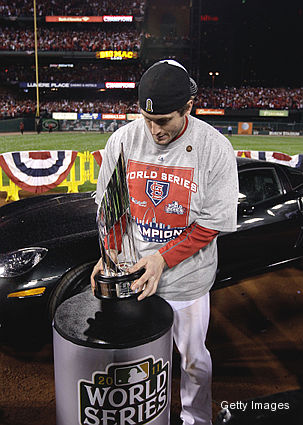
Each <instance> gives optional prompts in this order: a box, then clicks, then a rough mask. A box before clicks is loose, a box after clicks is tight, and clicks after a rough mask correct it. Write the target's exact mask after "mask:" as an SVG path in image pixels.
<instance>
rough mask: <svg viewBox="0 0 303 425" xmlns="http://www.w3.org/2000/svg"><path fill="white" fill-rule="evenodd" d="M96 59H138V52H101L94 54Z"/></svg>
mask: <svg viewBox="0 0 303 425" xmlns="http://www.w3.org/2000/svg"><path fill="white" fill-rule="evenodd" d="M96 58H97V59H110V60H122V59H138V52H133V51H127V50H102V51H100V52H96Z"/></svg>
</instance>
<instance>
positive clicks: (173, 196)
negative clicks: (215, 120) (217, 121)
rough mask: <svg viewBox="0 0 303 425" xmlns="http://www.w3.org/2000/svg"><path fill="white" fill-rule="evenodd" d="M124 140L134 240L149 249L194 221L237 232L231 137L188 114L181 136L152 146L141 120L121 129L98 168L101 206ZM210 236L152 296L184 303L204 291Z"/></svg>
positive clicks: (211, 258) (212, 252)
mask: <svg viewBox="0 0 303 425" xmlns="http://www.w3.org/2000/svg"><path fill="white" fill-rule="evenodd" d="M121 143H123V149H124V155H125V161H126V164H127V176H128V186H129V195H130V208H131V214H132V217H133V229H134V235H135V244H136V247H137V249H138V251H139V254H140V256H141V257H143V256H146V255H149V254H153V253H155V252H156V251H157V250H158V249H160V248H161V247H162V246H163V245H165V244H166V243H167V242H168V241H170V240H172V239H174V238H176V237H178V235H179V234H180V233H181V232H182V231H183V230H184V229H185V228H186V227H188V226H189V225H190V224H192V223H193V222H196V223H198V224H199V225H200V226H203V227H206V228H209V229H213V230H217V231H220V232H233V231H235V230H236V219H237V201H238V175H237V167H236V158H235V154H234V151H233V148H232V146H231V144H230V142H229V141H228V140H227V139H226V138H225V137H224V136H223V135H222V134H220V133H219V132H218V131H217V130H215V129H214V128H213V127H211V126H210V125H208V124H206V123H205V122H203V121H200V120H198V119H196V118H193V117H191V116H189V117H188V126H187V128H186V131H185V132H184V134H183V135H182V136H181V137H180V138H178V139H177V140H175V141H173V142H171V143H170V144H169V145H167V146H162V145H157V144H156V143H155V142H154V140H153V138H152V135H151V133H150V131H149V129H148V127H147V126H146V124H145V122H144V119H143V118H142V119H138V120H136V121H134V122H132V123H130V124H127V125H125V126H124V127H121V128H120V129H119V130H117V131H116V132H115V133H114V134H113V135H112V136H111V137H110V138H109V140H108V142H107V144H106V148H105V151H104V154H103V162H102V166H101V169H100V174H99V179H98V185H97V194H96V202H97V203H98V204H99V203H100V201H101V199H102V196H103V193H104V191H105V189H106V186H107V182H108V180H109V178H110V176H111V174H112V171H113V169H114V167H115V165H116V162H117V159H118V156H119V153H120V149H121ZM216 268H217V240H216V238H215V239H214V240H213V241H212V242H211V243H210V244H208V245H207V246H206V247H204V248H202V249H200V250H199V251H198V252H197V253H196V254H194V255H192V256H191V257H189V258H187V259H186V260H183V261H182V262H180V263H179V264H177V265H176V266H174V267H172V268H171V269H168V268H166V269H165V270H164V272H163V274H162V276H161V279H160V282H159V285H158V290H157V293H158V294H159V295H161V296H162V297H163V298H166V299H167V300H175V301H187V300H193V299H196V298H198V297H200V296H202V295H204V294H205V293H207V292H208V291H209V289H210V288H211V286H212V284H213V282H214V280H215V275H216Z"/></svg>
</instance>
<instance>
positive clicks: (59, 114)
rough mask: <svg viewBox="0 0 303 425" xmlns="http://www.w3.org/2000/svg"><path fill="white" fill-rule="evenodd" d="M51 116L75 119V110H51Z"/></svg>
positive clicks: (58, 118) (61, 118) (59, 118)
mask: <svg viewBox="0 0 303 425" xmlns="http://www.w3.org/2000/svg"><path fill="white" fill-rule="evenodd" d="M52 118H53V119H55V120H76V119H77V112H53V113H52Z"/></svg>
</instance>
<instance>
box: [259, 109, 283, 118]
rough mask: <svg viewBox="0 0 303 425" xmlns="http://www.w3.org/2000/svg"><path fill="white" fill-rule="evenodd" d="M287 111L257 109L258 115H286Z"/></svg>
mask: <svg viewBox="0 0 303 425" xmlns="http://www.w3.org/2000/svg"><path fill="white" fill-rule="evenodd" d="M288 114H289V111H282V110H277V109H261V110H260V111H259V116H260V117H288Z"/></svg>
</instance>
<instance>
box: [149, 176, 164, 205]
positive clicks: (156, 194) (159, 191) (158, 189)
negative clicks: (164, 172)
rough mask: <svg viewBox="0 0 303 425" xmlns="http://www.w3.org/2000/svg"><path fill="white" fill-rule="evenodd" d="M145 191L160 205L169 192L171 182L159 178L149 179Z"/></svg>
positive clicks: (153, 201) (154, 202)
mask: <svg viewBox="0 0 303 425" xmlns="http://www.w3.org/2000/svg"><path fill="white" fill-rule="evenodd" d="M145 192H146V194H147V196H148V197H149V198H150V199H151V201H152V203H153V204H154V205H155V207H156V206H158V205H159V204H160V203H161V202H162V201H163V200H164V199H165V198H167V196H168V193H169V183H168V182H159V181H157V180H147V181H146V188H145Z"/></svg>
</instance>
